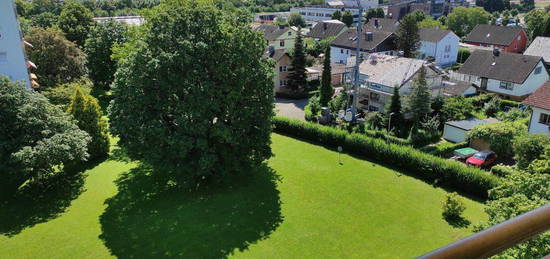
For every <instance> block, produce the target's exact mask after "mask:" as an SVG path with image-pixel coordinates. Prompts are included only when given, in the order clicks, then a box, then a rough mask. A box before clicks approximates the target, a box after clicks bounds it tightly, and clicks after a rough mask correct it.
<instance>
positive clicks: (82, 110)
mask: <svg viewBox="0 0 550 259" xmlns="http://www.w3.org/2000/svg"><path fill="white" fill-rule="evenodd" d="M67 113H69V114H71V115H73V117H74V118H75V120H76V121H77V125H78V127H79V128H80V129H81V130H83V131H86V132H87V133H88V134H89V135H90V136H91V137H92V141H91V142H90V143H89V144H88V153H89V154H90V157H91V158H92V159H94V158H101V157H104V156H106V155H107V153H109V134H108V132H107V120H106V119H105V118H103V113H102V112H101V107H99V104H98V103H97V99H95V98H94V97H93V96H91V95H84V94H82V92H81V91H80V89H77V90H76V92H75V94H74V96H73V99H72V101H71V104H70V105H69V108H68V109H67Z"/></svg>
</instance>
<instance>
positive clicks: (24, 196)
mask: <svg viewBox="0 0 550 259" xmlns="http://www.w3.org/2000/svg"><path fill="white" fill-rule="evenodd" d="M101 161H102V160H96V161H90V162H87V163H85V164H82V165H79V166H78V167H71V168H70V169H69V168H67V169H66V170H64V171H62V172H58V173H56V174H54V175H52V176H49V177H46V178H43V179H41V180H40V181H31V182H28V183H27V184H25V185H23V186H22V187H20V188H19V190H17V192H16V193H15V194H14V195H12V196H11V197H6V198H3V199H0V235H5V236H8V237H13V236H15V235H17V234H19V233H21V231H23V230H24V229H25V228H28V227H32V226H34V225H36V224H39V223H44V222H47V221H50V220H52V219H55V218H57V217H58V216H59V215H60V214H62V213H63V212H65V210H66V209H67V208H68V207H69V206H70V205H71V202H72V201H73V200H75V199H76V198H78V196H79V195H80V194H81V193H82V192H83V191H84V180H85V179H86V176H87V175H86V174H84V173H82V172H84V171H85V170H87V169H90V168H93V167H95V166H96V165H97V164H99V163H101Z"/></svg>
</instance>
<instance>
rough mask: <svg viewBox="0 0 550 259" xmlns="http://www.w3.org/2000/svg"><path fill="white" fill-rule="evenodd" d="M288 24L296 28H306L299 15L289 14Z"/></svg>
mask: <svg viewBox="0 0 550 259" xmlns="http://www.w3.org/2000/svg"><path fill="white" fill-rule="evenodd" d="M288 24H289V25H290V26H296V27H301V28H302V27H306V20H304V18H303V17H302V16H301V15H300V14H299V13H291V14H290V18H288Z"/></svg>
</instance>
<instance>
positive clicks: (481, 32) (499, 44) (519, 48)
mask: <svg viewBox="0 0 550 259" xmlns="http://www.w3.org/2000/svg"><path fill="white" fill-rule="evenodd" d="M464 42H465V43H468V44H472V45H477V46H483V47H490V48H498V49H500V50H501V51H504V52H513V53H523V51H525V48H527V34H526V33H525V30H524V29H523V28H521V27H507V26H497V25H489V24H478V25H476V27H474V29H473V30H472V31H471V32H470V33H469V34H468V36H466V39H464Z"/></svg>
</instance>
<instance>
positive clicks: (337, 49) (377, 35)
mask: <svg viewBox="0 0 550 259" xmlns="http://www.w3.org/2000/svg"><path fill="white" fill-rule="evenodd" d="M362 34H363V35H361V37H358V36H357V29H355V28H352V29H349V30H347V31H346V32H344V33H342V34H340V35H339V36H338V37H336V39H334V40H333V41H332V43H331V44H330V60H331V62H332V63H342V64H345V63H346V62H347V60H348V57H351V56H355V53H356V52H357V51H356V50H357V41H360V42H359V43H360V53H361V54H368V53H378V52H382V53H384V54H387V55H394V54H396V53H397V52H396V51H395V43H394V41H395V34H393V33H391V32H385V31H376V30H374V31H366V32H365V31H364V32H363V33H362Z"/></svg>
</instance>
